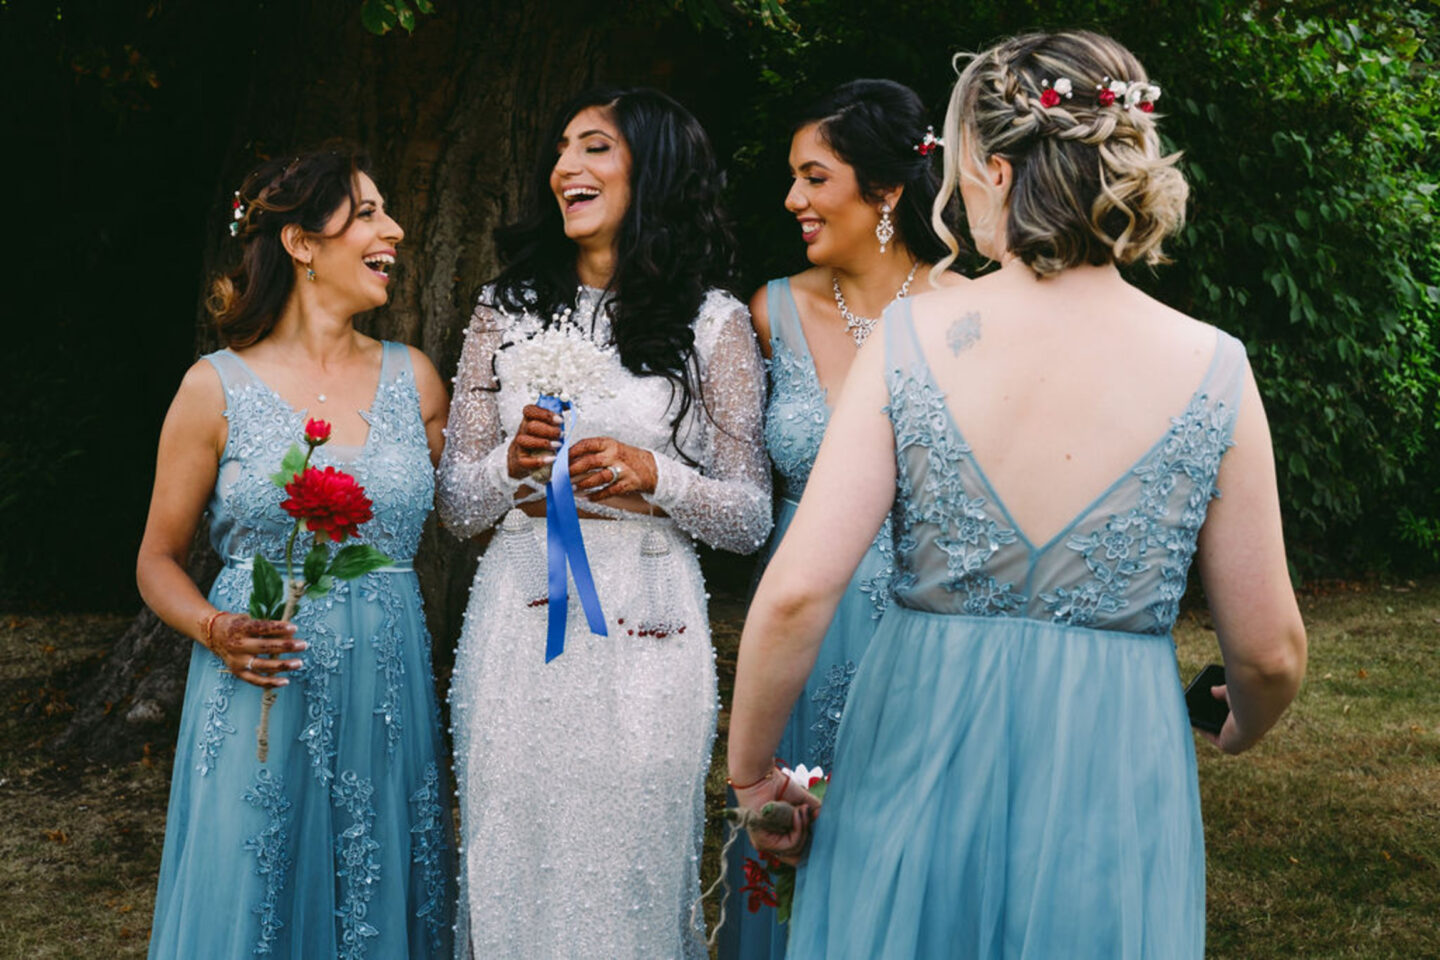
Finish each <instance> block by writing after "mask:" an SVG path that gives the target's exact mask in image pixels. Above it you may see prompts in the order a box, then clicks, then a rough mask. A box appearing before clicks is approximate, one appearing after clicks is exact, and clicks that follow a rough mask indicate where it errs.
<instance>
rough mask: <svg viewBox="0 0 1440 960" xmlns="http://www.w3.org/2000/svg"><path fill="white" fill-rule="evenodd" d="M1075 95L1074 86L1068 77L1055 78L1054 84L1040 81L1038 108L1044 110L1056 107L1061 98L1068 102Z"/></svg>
mask: <svg viewBox="0 0 1440 960" xmlns="http://www.w3.org/2000/svg"><path fill="white" fill-rule="evenodd" d="M1074 95H1075V84H1074V83H1073V82H1072V81H1071V80H1070V78H1069V77H1057V78H1056V79H1055V82H1054V83H1051V82H1050V81H1049V80H1048V79H1046V80H1041V81H1040V106H1042V107H1044V108H1045V109H1047V110H1048V109H1050V108H1051V107H1058V106H1059V105H1060V100H1061V98H1062V97H1063V98H1064V99H1066V100H1069V99H1070V98H1071V97H1073V96H1074Z"/></svg>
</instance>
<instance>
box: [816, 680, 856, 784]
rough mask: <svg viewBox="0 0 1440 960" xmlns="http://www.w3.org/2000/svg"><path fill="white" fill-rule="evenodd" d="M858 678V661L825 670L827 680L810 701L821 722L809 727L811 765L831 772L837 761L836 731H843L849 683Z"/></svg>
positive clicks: (817, 721)
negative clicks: (833, 764) (810, 735)
mask: <svg viewBox="0 0 1440 960" xmlns="http://www.w3.org/2000/svg"><path fill="white" fill-rule="evenodd" d="M854 679H855V662H854V661H853V660H846V661H845V662H844V663H837V664H835V665H833V666H832V667H831V668H830V669H829V670H827V671H825V679H824V681H822V682H821V684H820V686H818V687H816V688H815V692H814V693H812V694H811V695H810V702H811V703H813V704H815V705H816V706H817V707H819V708H820V709H819V711H818V713H819V719H818V720H816V721H815V722H814V723H812V724H811V725H810V732H811V733H813V734H815V739H814V740H813V741H812V743H811V747H812V754H811V760H810V761H809V763H810V765H811V766H820V767H824V768H826V769H829V767H830V762H831V761H832V760H833V759H834V758H835V732H836V731H837V730H839V729H840V718H841V717H842V716H843V715H844V713H845V701H846V699H847V698H848V697H849V696H850V681H852V680H854Z"/></svg>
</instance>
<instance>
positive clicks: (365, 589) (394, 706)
mask: <svg viewBox="0 0 1440 960" xmlns="http://www.w3.org/2000/svg"><path fill="white" fill-rule="evenodd" d="M388 577H389V575H388V574H384V573H367V574H366V575H365V576H364V578H362V579H361V580H360V582H359V583H358V584H357V586H358V588H359V590H360V596H361V598H362V599H363V600H365V601H366V602H368V603H378V604H379V605H380V607H381V608H382V609H383V610H384V611H385V621H384V622H383V623H382V624H381V625H380V629H379V630H378V631H377V632H376V634H375V638H374V640H373V642H372V645H373V646H374V648H375V665H376V667H377V668H378V669H379V670H380V675H381V676H382V677H384V678H385V684H384V690H383V694H382V699H381V701H380V702H379V703H378V704H376V705H375V716H377V717H379V718H380V720H381V722H382V723H384V724H385V750H386V753H387V754H388V755H389V756H391V757H393V756H394V755H395V747H396V746H397V745H398V744H399V743H400V726H401V711H402V708H401V697H400V688H401V684H402V682H403V681H404V678H405V658H404V652H403V649H402V646H401V645H402V643H403V642H404V640H403V638H402V637H401V636H400V621H401V619H402V618H403V617H404V607H403V606H402V604H401V601H400V596H399V595H398V594H397V593H396V592H395V591H394V590H393V589H391V588H390V584H389V583H387V582H386V581H387V579H388Z"/></svg>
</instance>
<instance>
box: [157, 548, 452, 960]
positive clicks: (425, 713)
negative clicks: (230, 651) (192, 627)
mask: <svg viewBox="0 0 1440 960" xmlns="http://www.w3.org/2000/svg"><path fill="white" fill-rule="evenodd" d="M249 587H250V573H249V571H248V570H244V569H240V568H238V567H236V566H228V567H226V568H225V569H224V570H222V571H221V573H220V575H219V577H218V578H217V579H216V581H215V586H214V588H213V589H212V590H211V601H212V602H213V603H214V604H215V605H216V606H217V607H219V608H220V609H222V610H244V609H245V608H246V606H247V604H248V602H249ZM295 624H296V627H297V635H298V636H299V637H301V638H303V639H305V640H307V641H308V642H309V644H310V647H309V649H308V650H306V651H304V652H302V653H299V654H296V655H294V658H295V659H299V660H301V661H303V662H304V664H305V666H304V668H303V669H302V670H301V671H297V672H295V673H292V674H290V676H291V683H290V685H289V686H287V687H284V688H282V689H281V690H280V691H279V694H278V696H277V698H276V701H275V705H274V708H273V709H272V710H271V712H270V754H269V758H268V762H266V763H263V764H262V763H260V762H259V761H258V760H257V759H256V756H255V728H256V726H257V724H258V721H259V712H260V696H261V691H260V689H259V688H258V687H254V686H251V685H250V684H247V683H243V682H241V681H239V680H237V679H236V678H235V677H234V676H232V675H231V674H230V673H228V672H227V671H226V670H225V669H224V666H223V664H222V663H221V661H220V659H219V658H218V657H216V656H215V655H213V654H212V653H210V652H209V651H208V650H206V649H204V648H203V647H201V646H200V645H199V644H196V645H195V648H194V651H193V652H192V654H191V658H190V674H189V679H188V681H187V683H186V689H185V705H184V712H183V714H182V718H181V722H180V737H179V743H178V746H177V748H176V752H175V772H174V775H173V779H172V781H171V786H170V806H169V811H168V814H167V819H166V824H165V850H164V854H163V857H162V860H161V866H160V883H159V889H158V892H157V894H156V899H155V921H154V926H153V928H152V930H151V939H150V957H151V960H196V958H205V960H227V958H231V960H240V958H249V957H254V956H265V957H281V958H289V960H315V958H317V957H338V958H345V960H359V958H362V957H368V958H381V957H383V958H385V960H393V958H426V960H431V958H439V957H448V956H449V955H450V954H451V950H452V948H451V936H452V923H453V921H452V913H453V897H454V844H453V840H452V829H451V822H452V821H451V816H450V790H449V776H448V771H447V770H446V769H445V764H444V752H443V745H442V739H441V730H440V715H439V708H438V703H437V700H436V697H435V685H434V680H433V676H432V673H431V665H430V639H429V635H428V634H427V632H426V630H425V622H424V615H423V613H422V610H421V606H420V592H419V589H418V586H417V584H416V580H415V574H414V573H413V572H410V571H408V570H403V571H398V570H397V571H395V572H378V571H377V572H374V573H369V574H366V575H364V576H363V577H361V578H359V579H357V580H354V581H351V582H349V583H345V582H341V583H339V584H337V586H336V588H335V589H334V590H333V591H332V592H331V593H330V594H329V595H327V596H325V597H321V598H311V599H306V600H305V601H304V602H303V603H302V604H301V607H300V610H299V612H298V614H297V615H296V617H295Z"/></svg>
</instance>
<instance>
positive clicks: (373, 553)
mask: <svg viewBox="0 0 1440 960" xmlns="http://www.w3.org/2000/svg"><path fill="white" fill-rule="evenodd" d="M390 562H391V560H390V558H389V557H387V556H386V555H385V554H383V553H381V552H380V551H379V550H376V549H375V548H374V547H372V546H370V545H369V544H364V543H357V544H352V545H350V546H348V547H341V548H340V549H339V550H338V551H337V552H336V554H335V559H334V560H331V561H330V569H329V570H328V571H326V572H327V573H329V574H330V575H331V576H332V577H334V578H335V579H337V580H354V579H355V578H356V577H358V576H360V575H361V574H364V573H369V572H370V571H371V570H378V569H379V568H380V567H383V566H385V565H387V564H389V563H390Z"/></svg>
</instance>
